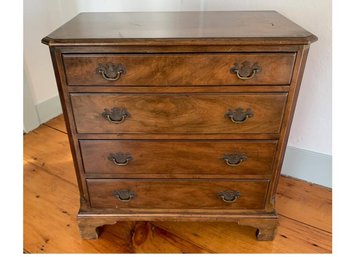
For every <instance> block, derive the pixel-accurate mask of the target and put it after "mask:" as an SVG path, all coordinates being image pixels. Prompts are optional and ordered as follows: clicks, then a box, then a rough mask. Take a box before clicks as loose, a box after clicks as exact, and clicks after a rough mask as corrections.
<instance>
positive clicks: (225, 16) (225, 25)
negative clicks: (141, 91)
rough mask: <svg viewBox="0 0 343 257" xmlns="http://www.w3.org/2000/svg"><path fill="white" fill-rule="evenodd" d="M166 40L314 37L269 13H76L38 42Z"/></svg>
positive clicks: (297, 41) (229, 42)
mask: <svg viewBox="0 0 343 257" xmlns="http://www.w3.org/2000/svg"><path fill="white" fill-rule="evenodd" d="M167 39H168V41H172V43H173V44H185V45H187V44H192V45H193V44H199V45H201V44H208V43H209V42H210V44H215V45H218V44H224V45H235V44H237V43H239V44H240V45H245V44H247V45H249V44H252V43H254V44H256V42H258V44H263V45H270V44H275V45H280V44H309V43H311V42H313V41H316V40H317V38H316V36H314V35H313V34H311V33H310V32H308V31H306V30H304V29H303V28H301V27H300V26H298V25H297V24H295V23H294V22H292V21H290V20H288V19H287V18H285V17H284V16H282V15H281V14H279V13H277V12H275V11H232V12H227V11H225V12H152V13H149V15H147V14H146V13H141V12H128V13H81V14H79V15H77V16H76V17H75V18H74V19H72V20H70V21H69V22H67V23H66V24H64V25H63V26H61V27H60V28H58V29H57V30H55V31H54V32H52V33H51V34H50V35H48V36H47V37H45V38H44V39H43V43H45V44H48V45H73V44H77V43H82V44H83V45H85V44H92V45H94V44H102V45H103V44H113V45H126V44H130V45H132V44H135V45H137V44H138V45H139V44H142V43H144V44H152V45H158V44H161V43H166V42H165V41H166V40H167ZM238 41H239V42H238ZM169 43H170V42H169Z"/></svg>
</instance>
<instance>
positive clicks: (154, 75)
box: [63, 53, 295, 86]
mask: <svg viewBox="0 0 343 257" xmlns="http://www.w3.org/2000/svg"><path fill="white" fill-rule="evenodd" d="M294 60H295V53H257V54H251V53H250V54H249V53H246V54H233V53H232V54H208V53H206V54H204V53H203V54H140V55H138V54H117V55H111V54H103V55H98V54H82V55H75V54H65V55H64V56H63V62H64V65H65V70H66V76H67V83H68V85H113V86H116V85H126V86H158V85H160V86H182V85H204V86H211V85H240V84H242V85H266V84H272V85H277V84H289V82H290V79H291V75H292V70H293V64H294ZM244 62H249V63H250V65H249V67H251V66H253V65H254V64H256V65H258V66H259V67H260V68H261V71H260V72H258V73H256V75H254V76H253V77H252V78H251V79H240V78H238V77H237V75H236V74H235V73H232V72H231V71H230V69H231V68H233V67H235V64H237V65H238V67H241V65H242V64H243V63H244ZM108 63H112V64H114V65H118V64H122V65H123V67H125V69H126V72H125V74H122V75H121V76H120V78H119V79H118V80H116V81H113V80H106V79H104V78H103V76H102V75H101V74H100V73H98V72H96V70H97V68H98V67H99V64H103V65H105V64H108Z"/></svg>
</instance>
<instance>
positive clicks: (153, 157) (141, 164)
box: [80, 140, 277, 177]
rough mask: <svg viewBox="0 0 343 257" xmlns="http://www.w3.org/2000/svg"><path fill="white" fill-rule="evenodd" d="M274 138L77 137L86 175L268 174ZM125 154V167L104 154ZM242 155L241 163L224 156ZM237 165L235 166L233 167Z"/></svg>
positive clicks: (273, 152)
mask: <svg viewBox="0 0 343 257" xmlns="http://www.w3.org/2000/svg"><path fill="white" fill-rule="evenodd" d="M276 143H277V141H256V142H253V141H234V140H231V141H230V140H221V141H209V140H197V141H192V140H182V141H180V140H80V147H81V153H82V159H83V164H84V169H85V172H86V173H90V174H92V173H93V174H94V173H96V174H113V175H116V174H130V175H135V174H136V175H137V174H151V175H154V174H165V175H166V176H168V175H169V176H170V177H173V176H175V174H180V175H181V174H197V175H198V176H199V177H200V176H202V175H208V174H213V175H227V174H233V175H237V176H239V175H266V174H271V172H272V165H273V158H274V154H275V150H276ZM115 153H127V154H129V156H130V157H131V158H132V160H129V161H128V164H127V165H125V166H120V165H118V164H115V163H114V162H113V160H110V159H109V158H108V156H109V155H110V154H115ZM233 154H237V155H241V156H245V157H246V159H244V160H243V161H242V162H241V163H239V162H238V163H237V164H236V163H235V162H232V165H231V166H230V163H229V165H228V164H227V163H226V161H225V160H224V157H225V155H233ZM236 165H237V166H236Z"/></svg>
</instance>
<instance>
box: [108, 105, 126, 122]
mask: <svg viewBox="0 0 343 257" xmlns="http://www.w3.org/2000/svg"><path fill="white" fill-rule="evenodd" d="M102 117H104V118H105V119H106V120H108V121H109V122H111V123H114V124H119V123H123V122H124V121H125V119H126V118H128V117H130V113H129V112H128V111H127V110H126V108H118V107H115V108H112V109H111V111H110V110H109V109H107V108H105V109H104V112H103V113H102Z"/></svg>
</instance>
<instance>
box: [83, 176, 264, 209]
mask: <svg viewBox="0 0 343 257" xmlns="http://www.w3.org/2000/svg"><path fill="white" fill-rule="evenodd" d="M268 183H269V181H268V180H255V181H252V180H250V181H249V180H226V179H220V180H219V179H211V180H210V179H206V180H205V179H203V180H202V179H189V180H184V179H183V180H182V179H172V180H167V179H141V180H137V179H87V185H88V191H89V197H90V202H91V206H92V207H93V208H121V209H125V208H128V209H130V208H133V209H135V208H140V209H217V208H218V209H263V208H264V204H265V196H266V192H267V188H268Z"/></svg>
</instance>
